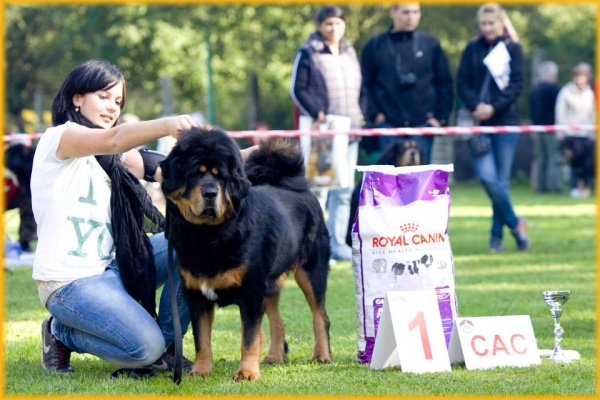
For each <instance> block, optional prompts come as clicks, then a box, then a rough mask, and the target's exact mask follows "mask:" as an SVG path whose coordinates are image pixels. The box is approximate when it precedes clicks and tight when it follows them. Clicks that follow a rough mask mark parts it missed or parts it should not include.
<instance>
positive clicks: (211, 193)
mask: <svg viewBox="0 0 600 400" xmlns="http://www.w3.org/2000/svg"><path fill="white" fill-rule="evenodd" d="M202 197H204V198H205V199H206V200H214V199H215V197H217V189H215V188H205V189H203V190H202Z"/></svg>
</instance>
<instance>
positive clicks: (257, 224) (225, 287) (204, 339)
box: [161, 128, 332, 380]
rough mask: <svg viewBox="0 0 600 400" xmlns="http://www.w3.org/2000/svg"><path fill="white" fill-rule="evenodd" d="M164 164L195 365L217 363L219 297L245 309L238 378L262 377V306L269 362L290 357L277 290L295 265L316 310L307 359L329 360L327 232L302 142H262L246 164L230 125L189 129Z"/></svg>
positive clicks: (198, 368) (201, 368) (197, 370)
mask: <svg viewBox="0 0 600 400" xmlns="http://www.w3.org/2000/svg"><path fill="white" fill-rule="evenodd" d="M161 168H162V174H163V182H162V189H163V192H164V194H165V196H166V198H167V234H168V237H169V240H171V241H172V243H173V246H174V248H175V250H176V254H177V257H178V265H179V271H180V273H181V276H182V277H183V281H184V284H185V291H186V296H187V300H188V305H189V309H190V316H191V319H192V329H193V332H194V343H195V347H196V360H195V363H194V367H193V369H192V373H193V374H197V375H207V374H209V373H210V372H211V371H212V350H211V326H212V322H213V317H214V308H215V305H218V306H227V305H231V304H236V305H237V306H239V308H240V314H241V319H242V355H241V362H240V366H239V369H238V370H237V372H235V374H234V375H233V379H235V380H244V379H249V380H254V379H259V377H260V368H259V363H260V357H261V351H262V345H263V342H264V336H263V332H262V329H261V321H262V318H263V315H264V314H265V313H266V314H267V317H268V319H269V328H270V329H269V330H270V346H269V351H268V353H267V355H266V357H265V358H264V359H263V361H264V362H274V363H282V362H283V361H284V359H285V357H286V353H287V342H286V340H285V331H284V324H283V319H282V317H281V315H280V313H279V294H280V291H281V289H282V287H283V285H284V282H285V280H286V277H287V275H288V273H290V272H292V271H293V273H294V276H295V278H296V282H297V283H298V285H299V286H300V288H301V289H302V291H303V292H304V296H305V297H306V300H307V301H308V305H309V307H310V310H311V311H312V314H313V327H314V334H315V345H314V352H313V356H312V359H311V360H312V361H318V362H323V363H330V362H331V361H332V359H331V351H330V345H329V318H328V317H327V313H326V311H325V291H326V288H327V275H328V273H329V256H330V249H329V237H328V233H327V228H326V227H325V223H324V221H323V213H322V211H321V207H320V205H319V202H318V201H317V198H316V197H315V196H314V194H313V193H312V192H311V191H310V190H309V184H308V181H307V179H306V177H305V169H304V160H303V157H302V153H301V151H300V149H299V146H298V145H297V143H295V142H293V141H291V140H289V139H286V138H279V139H271V140H269V141H264V142H262V143H261V145H260V149H259V150H257V151H255V152H253V153H252V154H251V155H250V157H249V158H248V160H247V162H246V165H245V167H244V164H243V163H242V158H241V156H240V151H239V148H238V147H237V145H236V144H235V142H234V141H233V140H232V139H231V138H230V137H229V136H228V135H227V134H226V133H225V132H223V131H221V130H218V129H203V128H193V129H191V130H189V131H187V132H185V133H184V134H183V136H182V137H181V138H180V139H179V141H178V143H177V145H176V146H175V147H174V148H173V150H172V151H171V153H170V154H169V155H168V157H167V158H166V159H165V160H164V161H163V162H162V163H161Z"/></svg>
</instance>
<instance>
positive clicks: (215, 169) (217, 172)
mask: <svg viewBox="0 0 600 400" xmlns="http://www.w3.org/2000/svg"><path fill="white" fill-rule="evenodd" d="M210 172H212V174H213V175H219V170H218V169H217V168H213V169H211V170H210Z"/></svg>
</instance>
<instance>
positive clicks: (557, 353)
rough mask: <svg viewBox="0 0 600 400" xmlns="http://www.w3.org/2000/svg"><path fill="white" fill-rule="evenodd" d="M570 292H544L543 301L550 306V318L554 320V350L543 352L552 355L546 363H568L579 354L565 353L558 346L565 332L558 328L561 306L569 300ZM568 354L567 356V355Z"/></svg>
mask: <svg viewBox="0 0 600 400" xmlns="http://www.w3.org/2000/svg"><path fill="white" fill-rule="evenodd" d="M570 294H571V292H570V291H568V290H560V291H558V290H557V291H546V292H544V299H545V300H546V303H548V305H550V306H551V309H550V312H551V313H552V318H553V319H554V350H553V351H550V350H543V352H547V353H546V354H548V355H549V353H552V355H551V356H550V358H548V361H553V362H567V363H568V362H570V361H571V360H578V359H579V357H580V356H579V353H577V352H576V351H572V350H567V351H566V352H564V351H563V349H562V348H561V346H560V343H561V341H562V338H563V335H564V333H565V330H564V328H563V327H562V326H560V317H561V315H562V308H561V306H562V305H563V304H565V303H566V302H567V300H569V296H570ZM567 353H568V354H567Z"/></svg>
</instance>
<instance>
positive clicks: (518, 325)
mask: <svg viewBox="0 0 600 400" xmlns="http://www.w3.org/2000/svg"><path fill="white" fill-rule="evenodd" d="M448 350H449V353H450V361H451V362H452V363H456V362H463V361H464V362H465V365H466V367H467V369H485V368H492V367H506V366H514V367H524V366H528V365H534V364H540V362H541V360H540V355H539V351H538V348H537V343H536V340H535V335H534V333H533V327H532V325H531V319H530V318H529V315H513V316H502V317H473V318H457V319H456V320H455V321H454V327H453V330H452V337H451V339H450V346H449V349H448Z"/></svg>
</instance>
